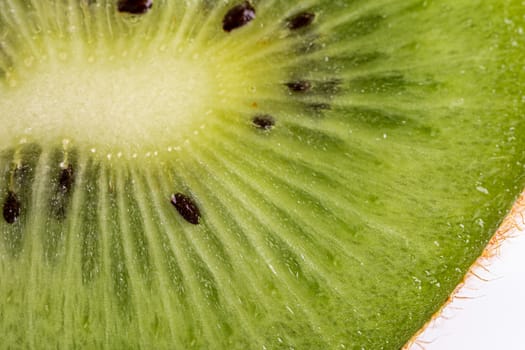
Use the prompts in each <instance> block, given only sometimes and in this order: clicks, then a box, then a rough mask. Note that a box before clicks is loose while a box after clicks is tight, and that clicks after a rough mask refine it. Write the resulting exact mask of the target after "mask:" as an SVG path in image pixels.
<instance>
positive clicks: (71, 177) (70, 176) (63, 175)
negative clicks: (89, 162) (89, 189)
mask: <svg viewBox="0 0 525 350" xmlns="http://www.w3.org/2000/svg"><path fill="white" fill-rule="evenodd" d="M74 181H75V173H74V171H73V166H72V165H71V164H69V165H68V166H67V168H65V169H62V171H61V172H60V178H59V179H58V186H59V190H60V191H61V192H62V193H68V192H69V191H70V190H71V186H72V185H73V182H74Z"/></svg>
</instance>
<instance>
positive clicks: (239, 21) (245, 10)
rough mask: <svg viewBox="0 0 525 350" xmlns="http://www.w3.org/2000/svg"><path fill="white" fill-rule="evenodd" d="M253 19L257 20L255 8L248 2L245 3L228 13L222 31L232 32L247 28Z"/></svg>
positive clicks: (223, 21)
mask: <svg viewBox="0 0 525 350" xmlns="http://www.w3.org/2000/svg"><path fill="white" fill-rule="evenodd" d="M253 19H255V8H254V7H253V6H252V5H251V4H250V3H249V2H248V1H245V2H244V3H242V4H239V5H237V6H234V7H232V8H231V9H230V10H229V11H228V12H227V13H226V15H225V16H224V19H223V20H222V29H224V31H226V32H231V31H232V30H234V29H237V28H240V27H243V26H245V25H246V24H248V23H249V22H251V21H252V20H253Z"/></svg>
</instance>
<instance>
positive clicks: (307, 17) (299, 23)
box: [286, 12, 315, 30]
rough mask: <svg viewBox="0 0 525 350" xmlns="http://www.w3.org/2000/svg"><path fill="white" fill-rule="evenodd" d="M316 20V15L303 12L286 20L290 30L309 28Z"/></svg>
mask: <svg viewBox="0 0 525 350" xmlns="http://www.w3.org/2000/svg"><path fill="white" fill-rule="evenodd" d="M314 19H315V13H311V12H301V13H298V14H296V15H295V16H292V17H290V18H288V19H287V20H286V25H287V26H288V29H290V30H297V29H301V28H304V27H307V26H309V25H310V24H312V22H313V21H314Z"/></svg>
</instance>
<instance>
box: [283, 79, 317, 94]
mask: <svg viewBox="0 0 525 350" xmlns="http://www.w3.org/2000/svg"><path fill="white" fill-rule="evenodd" d="M285 85H286V86H287V87H288V89H290V91H293V92H306V91H308V90H310V89H311V88H312V83H310V82H309V81H306V80H299V81H293V82H289V83H286V84H285Z"/></svg>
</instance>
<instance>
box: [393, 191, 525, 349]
mask: <svg viewBox="0 0 525 350" xmlns="http://www.w3.org/2000/svg"><path fill="white" fill-rule="evenodd" d="M524 214H525V191H524V192H522V193H521V195H520V197H519V198H518V199H517V200H516V202H515V203H514V205H513V206H512V208H511V210H510V211H509V213H508V214H507V216H506V217H505V219H504V220H503V222H502V223H501V226H500V227H499V228H498V230H497V231H496V232H495V233H494V235H493V236H492V238H491V239H490V241H489V243H488V244H487V246H486V247H485V249H484V250H483V252H482V254H481V255H480V256H479V257H478V258H477V259H476V260H475V261H474V262H473V263H472V265H471V266H470V268H469V269H468V271H467V272H466V274H465V276H464V277H463V279H462V280H461V281H460V283H459V284H458V285H457V287H456V288H455V289H454V290H453V291H452V293H451V294H450V296H449V297H448V299H447V300H446V302H445V303H444V304H443V305H441V307H440V308H439V310H438V311H436V312H435V313H434V314H433V315H432V317H431V319H429V320H428V321H427V322H426V323H425V324H424V325H423V327H421V328H420V329H419V330H418V331H417V332H416V333H415V334H414V336H413V337H412V338H411V339H410V340H409V341H407V343H406V344H405V345H404V346H403V348H402V349H401V350H414V349H418V348H420V349H424V348H425V347H424V344H425V343H426V342H428V339H425V332H426V331H427V330H428V329H430V328H431V327H433V326H434V324H435V322H436V321H438V320H439V319H441V318H443V314H444V313H445V312H446V310H447V308H448V307H450V306H451V304H452V303H453V302H454V300H455V299H456V298H458V297H459V296H463V295H465V293H464V291H466V290H467V288H468V282H469V280H471V279H475V280H478V281H482V282H484V283H485V282H487V281H486V280H484V279H482V278H481V277H480V276H479V275H478V274H477V271H478V270H479V269H480V268H482V269H484V270H486V269H490V265H491V264H492V263H493V262H494V260H495V259H497V258H498V256H499V254H500V248H501V246H502V244H504V243H505V242H506V241H507V240H509V239H510V238H512V233H514V232H516V230H520V227H521V226H522V225H523V215H524ZM520 221H521V222H520ZM462 299H464V297H462Z"/></svg>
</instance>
